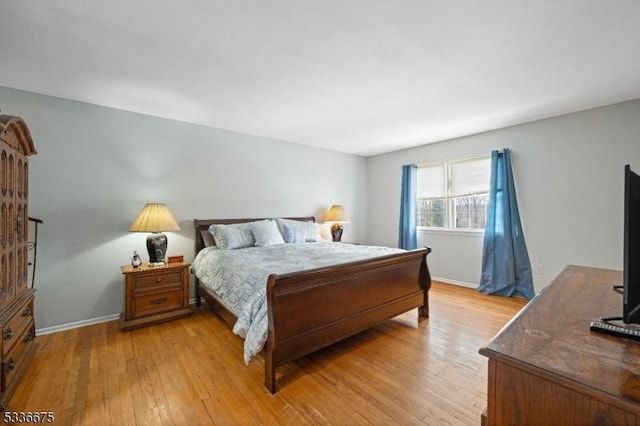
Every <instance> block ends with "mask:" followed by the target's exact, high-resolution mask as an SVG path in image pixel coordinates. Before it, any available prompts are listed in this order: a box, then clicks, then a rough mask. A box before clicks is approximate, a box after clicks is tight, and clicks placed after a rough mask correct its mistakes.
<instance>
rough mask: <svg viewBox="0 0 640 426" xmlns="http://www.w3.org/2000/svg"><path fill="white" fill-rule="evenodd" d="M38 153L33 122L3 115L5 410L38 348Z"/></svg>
mask: <svg viewBox="0 0 640 426" xmlns="http://www.w3.org/2000/svg"><path fill="white" fill-rule="evenodd" d="M35 153H36V150H35V148H34V146H33V141H32V139H31V135H30V133H29V129H28V128H27V125H26V124H25V123H24V121H22V119H20V118H19V117H11V116H7V115H0V329H1V330H2V340H1V342H2V343H1V344H2V350H1V351H0V356H1V359H2V377H1V378H0V409H2V410H4V407H5V406H6V404H7V401H8V400H9V398H11V394H12V393H13V391H14V389H15V388H16V386H17V384H18V382H19V380H20V377H21V376H22V374H23V373H24V370H25V369H26V367H27V365H28V362H29V359H30V358H31V356H32V355H33V352H34V350H35V344H34V338H35V325H34V311H33V299H34V290H33V289H31V288H29V285H28V279H27V271H28V260H27V259H28V255H27V233H28V219H29V213H28V196H29V190H28V189H29V161H28V157H29V156H30V155H33V154H35Z"/></svg>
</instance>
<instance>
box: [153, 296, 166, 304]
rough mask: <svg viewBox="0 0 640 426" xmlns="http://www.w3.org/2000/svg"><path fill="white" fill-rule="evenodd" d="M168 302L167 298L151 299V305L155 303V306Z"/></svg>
mask: <svg viewBox="0 0 640 426" xmlns="http://www.w3.org/2000/svg"><path fill="white" fill-rule="evenodd" d="M166 301H167V298H166V297H158V298H157V299H151V300H150V301H149V303H153V304H154V305H161V304H163V303H164V302H166Z"/></svg>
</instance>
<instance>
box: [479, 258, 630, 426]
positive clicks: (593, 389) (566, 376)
mask: <svg viewBox="0 0 640 426" xmlns="http://www.w3.org/2000/svg"><path fill="white" fill-rule="evenodd" d="M621 280H622V273H621V272H617V271H611V270H606V269H597V268H587V267H579V266H568V267H567V268H566V269H565V270H564V271H563V272H562V273H561V274H560V275H559V276H558V277H557V278H556V279H555V280H554V281H553V282H552V283H551V284H550V285H549V286H548V287H546V288H545V289H544V290H543V291H542V292H541V293H540V294H539V295H538V296H537V297H536V298H535V299H533V300H532V301H531V302H530V303H529V304H528V305H527V306H525V307H524V308H523V310H522V311H521V312H520V313H519V314H518V315H517V316H516V317H515V318H514V319H513V320H511V322H510V323H509V324H507V325H506V326H505V327H504V328H503V329H502V331H500V333H498V335H497V336H496V337H494V339H493V340H492V341H491V343H489V344H488V345H487V346H486V347H485V348H482V349H480V353H481V354H482V355H485V356H487V357H488V358H489V383H488V391H487V399H488V405H487V411H486V413H485V414H484V415H483V418H482V423H483V424H488V425H563V426H566V425H640V342H635V341H632V340H628V339H622V338H619V337H613V336H608V335H605V334H601V333H597V332H592V331H590V330H589V324H590V322H591V321H593V320H597V319H599V318H600V317H601V316H611V315H614V316H615V315H620V314H621V313H622V295H621V294H620V293H618V292H615V291H613V289H612V287H611V286H612V285H613V284H616V283H618V284H619V283H620V282H621Z"/></svg>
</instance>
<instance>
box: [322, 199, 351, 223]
mask: <svg viewBox="0 0 640 426" xmlns="http://www.w3.org/2000/svg"><path fill="white" fill-rule="evenodd" d="M324 221H325V223H345V222H348V221H349V218H347V214H346V213H345V212H344V208H342V206H341V205H339V204H335V205H333V206H331V208H330V209H329V211H328V212H327V214H326V215H325V217H324Z"/></svg>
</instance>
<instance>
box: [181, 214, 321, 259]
mask: <svg viewBox="0 0 640 426" xmlns="http://www.w3.org/2000/svg"><path fill="white" fill-rule="evenodd" d="M264 219H273V218H256V219H248V218H241V219H193V225H194V226H195V253H194V255H196V254H198V252H199V251H200V250H202V249H203V248H204V240H203V239H202V233H201V231H208V230H209V226H211V225H214V224H216V225H229V224H232V223H245V222H255V221H256V220H264ZM283 219H289V220H299V221H301V222H315V221H316V218H315V217H313V216H308V217H284V218H283Z"/></svg>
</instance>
